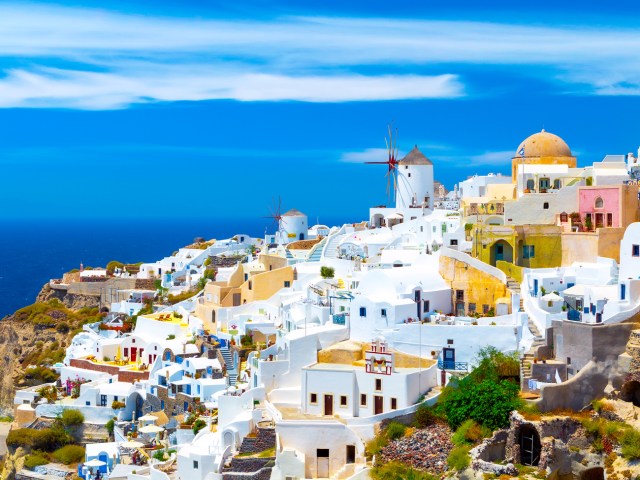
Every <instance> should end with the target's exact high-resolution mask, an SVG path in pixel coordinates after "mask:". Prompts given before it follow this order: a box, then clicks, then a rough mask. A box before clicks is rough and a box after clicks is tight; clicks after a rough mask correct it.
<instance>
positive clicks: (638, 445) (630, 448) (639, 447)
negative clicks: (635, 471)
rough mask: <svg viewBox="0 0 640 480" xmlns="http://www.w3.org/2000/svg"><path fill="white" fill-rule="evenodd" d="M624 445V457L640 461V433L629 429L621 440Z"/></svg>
mask: <svg viewBox="0 0 640 480" xmlns="http://www.w3.org/2000/svg"><path fill="white" fill-rule="evenodd" d="M620 443H621V445H622V456H623V457H625V458H626V459H627V460H638V459H640V432H639V431H638V430H634V429H632V428H629V429H628V430H626V431H625V432H624V433H623V434H622V438H621V439H620Z"/></svg>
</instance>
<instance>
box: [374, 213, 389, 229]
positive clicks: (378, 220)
mask: <svg viewBox="0 0 640 480" xmlns="http://www.w3.org/2000/svg"><path fill="white" fill-rule="evenodd" d="M371 225H372V226H373V227H375V228H380V227H384V226H386V223H385V221H384V216H383V215H381V214H379V213H376V214H375V215H374V216H373V218H372V219H371Z"/></svg>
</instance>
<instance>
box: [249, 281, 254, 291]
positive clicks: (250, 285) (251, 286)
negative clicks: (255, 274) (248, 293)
mask: <svg viewBox="0 0 640 480" xmlns="http://www.w3.org/2000/svg"><path fill="white" fill-rule="evenodd" d="M249 290H253V282H249Z"/></svg>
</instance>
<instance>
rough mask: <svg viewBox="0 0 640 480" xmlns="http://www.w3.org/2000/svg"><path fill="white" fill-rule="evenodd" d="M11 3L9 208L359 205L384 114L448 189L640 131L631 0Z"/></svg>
mask: <svg viewBox="0 0 640 480" xmlns="http://www.w3.org/2000/svg"><path fill="white" fill-rule="evenodd" d="M149 3H150V2H146V1H145V2H143V1H135V0H128V1H101V2H66V3H31V2H20V3H14V2H3V3H1V4H0V168H2V170H3V172H4V175H3V176H2V178H3V180H4V181H3V182H2V183H3V187H2V189H0V218H26V219H36V218H43V217H44V218H62V217H68V218H79V219H83V218H109V217H132V218H138V217H150V218H156V217H162V218H175V217H188V218H203V219H211V218H231V217H234V216H237V217H242V218H252V217H261V216H263V215H266V214H268V212H269V207H270V205H271V203H272V199H273V198H274V197H277V196H281V197H282V201H283V205H284V207H285V208H292V207H296V208H298V209H301V210H303V211H305V212H306V213H308V214H309V216H310V217H312V218H314V217H320V219H321V220H322V218H344V217H353V219H354V220H355V219H360V218H365V217H366V211H367V208H368V207H369V206H371V205H377V204H381V203H384V202H385V201H386V200H387V197H386V181H385V176H384V173H385V169H384V167H381V166H380V167H377V166H371V165H363V164H362V162H363V161H366V160H374V159H380V160H381V159H384V157H385V153H384V135H385V132H386V126H387V124H388V123H389V122H393V123H394V125H395V126H396V127H397V129H398V143H399V147H400V149H401V150H402V151H407V150H409V149H410V148H411V147H413V145H414V144H418V146H419V147H420V148H421V149H422V150H423V152H424V153H425V154H426V155H427V156H428V157H429V158H431V159H432V160H433V161H434V164H435V169H436V178H437V179H439V180H440V181H442V182H443V183H445V185H446V186H448V187H452V186H453V184H454V183H455V182H456V181H458V180H460V179H464V178H466V177H467V176H468V175H472V174H474V173H478V174H482V173H487V172H492V171H493V172H504V173H508V172H509V171H510V158H511V156H512V155H513V153H514V152H515V150H516V148H517V146H518V144H519V143H520V141H521V140H522V139H524V138H525V137H526V136H528V135H529V134H531V133H533V132H535V131H539V130H540V129H541V128H543V127H544V128H546V129H547V130H549V131H551V132H554V133H556V134H558V135H560V136H562V137H563V138H564V139H565V140H566V141H567V142H568V143H569V145H570V147H571V148H572V150H573V151H574V153H575V154H576V155H577V156H578V158H579V163H580V164H587V163H590V162H593V161H594V160H599V159H600V158H601V157H602V156H603V155H604V154H607V153H627V152H630V151H634V152H635V151H636V150H637V148H638V145H639V144H640V131H639V129H638V126H637V125H638V122H637V120H636V119H637V118H638V111H639V108H638V107H640V61H639V60H638V55H637V52H639V51H640V30H638V29H637V25H638V20H640V15H639V13H640V9H639V7H638V6H637V5H636V4H635V3H632V2H616V3H615V4H614V3H611V2H609V3H605V2H598V3H595V2H582V3H581V5H580V9H579V10H572V7H571V4H570V3H568V2H567V3H565V4H563V3H561V2H546V1H541V2H535V4H523V3H522V2H519V3H516V2H506V1H505V2H492V3H491V4H489V5H487V4H485V3H483V4H482V8H481V9H480V8H478V6H477V5H478V4H479V3H478V2H424V1H423V2H417V1H416V2H382V1H377V0H373V1H368V2H345V1H325V2H322V5H321V6H314V7H313V8H312V7H310V5H309V4H310V2H302V1H299V2H266V1H262V2H260V1H245V2H228V3H224V2H211V1H208V2H207V1H199V2H189V1H185V0H181V1H177V0H175V1H174V0H159V1H155V2H153V6H152V7H150V6H149Z"/></svg>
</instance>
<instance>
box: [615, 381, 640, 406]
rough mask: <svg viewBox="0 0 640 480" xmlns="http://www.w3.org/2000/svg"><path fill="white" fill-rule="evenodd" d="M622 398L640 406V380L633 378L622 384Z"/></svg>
mask: <svg viewBox="0 0 640 480" xmlns="http://www.w3.org/2000/svg"><path fill="white" fill-rule="evenodd" d="M620 400H624V401H625V402H631V403H633V404H634V405H635V406H636V407H640V382H638V381H636V380H632V381H630V382H627V383H625V384H624V385H622V388H621V389H620Z"/></svg>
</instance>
